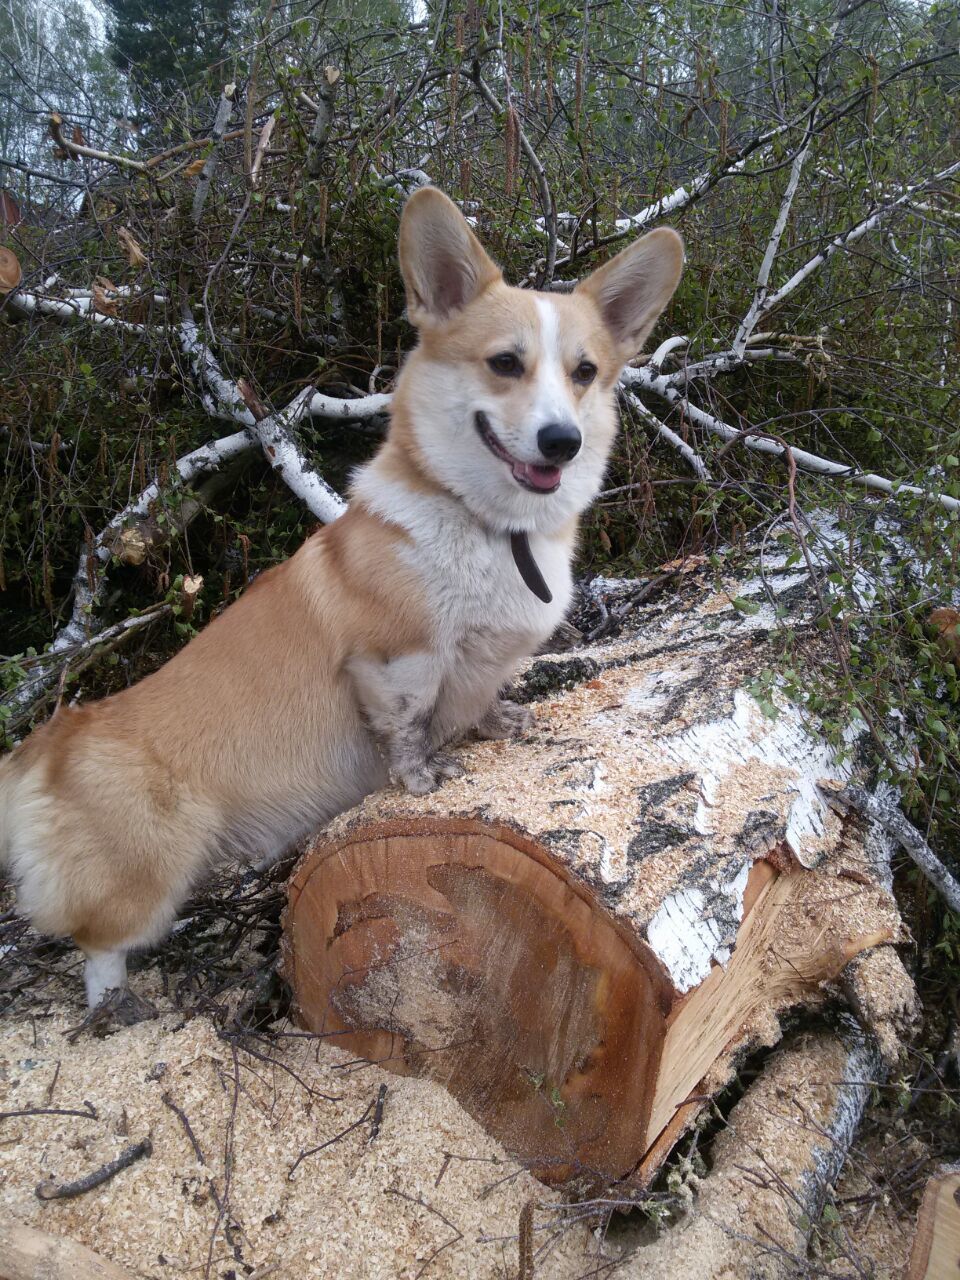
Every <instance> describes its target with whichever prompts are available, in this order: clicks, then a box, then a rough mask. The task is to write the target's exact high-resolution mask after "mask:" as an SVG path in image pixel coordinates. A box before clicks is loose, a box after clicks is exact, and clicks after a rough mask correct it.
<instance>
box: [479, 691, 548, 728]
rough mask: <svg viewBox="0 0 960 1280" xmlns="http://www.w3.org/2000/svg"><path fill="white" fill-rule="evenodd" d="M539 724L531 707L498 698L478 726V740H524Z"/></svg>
mask: <svg viewBox="0 0 960 1280" xmlns="http://www.w3.org/2000/svg"><path fill="white" fill-rule="evenodd" d="M536 723H537V717H536V716H535V715H534V714H533V712H532V711H531V710H530V708H529V707H521V706H520V704H519V703H517V702H511V701H510V700H509V699H508V698H498V699H497V701H496V702H495V703H494V704H493V706H492V707H490V709H489V710H488V711H487V713H486V715H485V716H484V717H483V719H482V720H481V721H480V723H479V724H478V725H477V737H478V738H522V737H523V736H524V734H527V733H529V732H530V730H531V729H532V728H533V726H534V725H535V724H536Z"/></svg>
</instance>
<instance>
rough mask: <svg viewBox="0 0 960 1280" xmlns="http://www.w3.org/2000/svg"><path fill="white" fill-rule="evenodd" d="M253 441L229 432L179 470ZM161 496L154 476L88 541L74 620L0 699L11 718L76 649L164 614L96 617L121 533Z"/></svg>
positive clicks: (206, 463) (216, 464)
mask: <svg viewBox="0 0 960 1280" xmlns="http://www.w3.org/2000/svg"><path fill="white" fill-rule="evenodd" d="M253 445H254V441H253V440H252V439H251V437H250V436H249V435H248V433H247V432H245V431H239V432H237V433H236V434H235V435H232V436H226V437H224V438H223V439H222V440H214V441H212V442H211V443H210V444H204V445H201V446H200V447H199V448H198V449H194V450H192V451H191V452H190V453H188V454H185V455H184V456H183V457H182V458H178V459H177V463H176V471H177V474H178V476H179V477H180V480H181V481H182V482H183V483H184V484H188V483H189V482H190V481H191V480H193V479H194V477H195V476H197V475H200V474H201V473H204V472H208V471H216V470H218V469H219V468H220V467H222V466H224V465H225V464H226V463H227V462H228V461H230V460H231V459H233V458H236V457H237V456H238V455H240V454H243V453H245V452H247V451H248V450H249V449H251V448H252V447H253ZM159 497H160V484H159V481H156V480H154V481H153V482H152V483H151V484H148V485H147V487H146V488H145V489H144V490H143V492H142V493H140V494H139V495H138V496H137V497H136V498H135V499H134V501H133V502H130V503H128V504H127V505H126V506H125V507H124V508H123V510H122V511H119V512H118V513H117V514H116V515H115V516H114V517H113V519H112V520H110V521H109V523H108V524H106V525H105V526H104V528H103V529H102V530H101V532H100V533H99V534H98V535H97V537H96V538H95V539H93V541H92V544H91V545H89V546H84V548H83V550H82V551H81V553H80V560H79V563H78V565H77V570H76V573H75V574H74V577H73V609H72V612H71V615H70V620H69V622H67V623H66V625H65V626H63V627H61V629H60V630H59V631H58V632H57V635H56V636H55V638H54V640H53V643H52V644H51V646H50V648H49V649H48V650H47V651H46V653H44V654H41V655H40V657H39V659H38V662H37V670H36V672H34V673H31V674H30V675H29V676H28V677H27V678H26V679H25V680H24V681H22V682H21V684H20V685H18V687H17V688H16V689H14V690H13V691H12V692H10V693H9V694H7V696H6V697H5V698H4V699H3V701H2V703H0V707H2V708H3V710H4V712H5V713H6V717H7V722H8V723H13V722H15V721H16V720H18V719H22V716H23V713H25V712H27V711H28V710H30V709H31V708H32V707H33V706H34V705H35V704H36V702H37V701H38V700H39V699H40V698H41V697H42V696H43V694H44V693H45V692H46V691H47V689H49V688H50V686H51V685H52V684H53V683H54V682H55V681H56V679H57V678H58V672H59V670H60V668H61V667H62V666H63V665H64V662H70V661H71V660H72V659H73V657H74V656H75V655H76V654H82V653H84V652H88V651H89V650H92V649H94V648H96V647H97V646H98V645H100V644H103V643H107V642H109V641H111V640H116V639H117V638H118V636H119V635H120V634H121V632H124V631H130V630H133V629H135V628H137V627H140V626H146V625H147V624H148V623H150V622H153V621H155V620H156V618H157V617H159V616H160V614H159V612H158V611H157V610H152V611H151V612H150V613H149V614H140V615H138V616H136V617H133V618H128V619H126V620H125V621H124V622H122V623H118V624H117V626H116V627H112V628H109V629H108V630H107V631H104V630H103V628H102V627H100V626H98V625H97V616H96V615H97V609H98V607H99V605H100V601H101V598H102V593H103V587H104V581H105V572H104V571H105V569H106V566H107V565H108V564H109V563H110V560H111V557H112V555H113V547H114V545H115V541H116V537H117V535H118V534H119V533H120V532H121V531H122V529H123V528H124V527H125V525H126V524H127V522H128V521H129V520H131V519H135V518H136V517H141V516H146V515H148V514H149V512H150V509H151V507H152V506H153V504H154V503H155V502H156V501H157V499H158V498H159Z"/></svg>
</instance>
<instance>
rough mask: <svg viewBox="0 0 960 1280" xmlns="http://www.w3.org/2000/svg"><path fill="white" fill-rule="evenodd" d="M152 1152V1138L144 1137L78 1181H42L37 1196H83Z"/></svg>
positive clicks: (54, 1197)
mask: <svg viewBox="0 0 960 1280" xmlns="http://www.w3.org/2000/svg"><path fill="white" fill-rule="evenodd" d="M152 1153H153V1146H152V1144H151V1142H150V1139H149V1138H144V1139H143V1141H142V1142H135V1143H134V1144H133V1146H130V1147H127V1148H126V1150H125V1151H121V1153H120V1155H118V1156H117V1158H116V1160H111V1161H109V1163H108V1164H105V1165H101V1166H100V1168H99V1169H94V1170H93V1172H92V1173H88V1174H86V1175H85V1176H84V1177H82V1178H78V1179H77V1180H76V1182H41V1183H40V1184H39V1185H38V1187H37V1190H36V1194H37V1198H38V1199H39V1200H72V1199H73V1198H74V1196H82V1195H84V1194H85V1193H86V1192H87V1191H92V1190H93V1189H94V1188H95V1187H100V1186H102V1185H103V1184H104V1183H105V1182H109V1181H110V1179H111V1178H115V1177H116V1176H117V1174H118V1173H121V1172H122V1171H123V1170H124V1169H129V1168H130V1166H131V1165H132V1164H136V1162H137V1161H138V1160H143V1159H145V1158H146V1157H147V1156H150V1155H152Z"/></svg>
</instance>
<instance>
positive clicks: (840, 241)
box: [756, 160, 960, 320]
mask: <svg viewBox="0 0 960 1280" xmlns="http://www.w3.org/2000/svg"><path fill="white" fill-rule="evenodd" d="M957 173H960V160H958V161H957V162H956V163H955V164H951V165H948V166H947V168H946V169H941V170H940V172H939V173H935V174H933V175H932V176H931V177H929V178H924V179H923V180H922V181H920V182H915V183H913V184H912V185H911V186H908V187H905V188H904V189H903V193H902V194H901V195H899V196H898V197H897V198H896V199H895V200H891V201H889V202H888V203H887V204H884V205H881V206H880V208H879V209H876V210H875V211H874V212H873V213H872V214H871V215H870V217H869V218H864V220H863V221H862V222H858V223H857V224H856V226H854V227H851V228H850V230H849V231H844V232H843V233H842V234H841V235H839V236H835V237H834V239H833V240H831V241H830V243H829V244H828V245H827V247H826V248H825V249H822V250H821V251H820V253H818V254H815V255H814V257H812V258H811V259H810V260H809V261H808V262H806V263H804V265H803V266H802V267H800V269H799V270H798V271H795V272H794V273H793V275H792V276H791V277H790V279H789V280H788V281H787V282H786V284H783V285H781V286H780V288H779V289H777V291H776V292H775V293H771V294H770V295H769V297H767V298H766V299H765V300H764V301H763V303H762V305H761V306H760V307H759V308H758V310H757V314H756V320H759V319H761V318H762V317H764V316H766V315H768V314H769V313H770V312H771V311H773V310H774V308H775V307H778V306H779V305H780V303H781V302H783V300H784V299H785V298H787V297H789V295H790V294H791V293H793V292H794V290H795V289H797V288H799V286H800V285H801V284H803V283H804V281H805V280H807V279H809V277H810V276H812V275H813V274H814V272H816V271H819V269H820V268H821V267H822V266H823V265H824V264H825V263H827V262H829V261H830V259H831V258H833V257H834V256H835V255H836V254H838V253H840V252H841V251H844V250H846V249H847V248H849V246H850V245H852V244H855V243H856V242H857V241H858V240H861V239H862V238H863V237H864V236H865V235H866V234H867V232H868V231H873V230H874V228H876V227H878V226H879V225H880V221H881V219H882V218H884V217H885V216H886V215H887V214H889V213H892V212H893V210H894V209H897V208H899V207H900V206H901V205H905V204H909V202H910V197H911V195H913V194H914V192H916V191H922V190H923V189H924V188H925V187H929V186H931V185H932V184H933V183H935V182H943V181H944V180H945V179H946V178H951V177H953V176H954V174H957Z"/></svg>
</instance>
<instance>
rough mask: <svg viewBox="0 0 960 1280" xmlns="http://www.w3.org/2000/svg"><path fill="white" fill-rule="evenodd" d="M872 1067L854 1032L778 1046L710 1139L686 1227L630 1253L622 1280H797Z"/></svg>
mask: <svg viewBox="0 0 960 1280" xmlns="http://www.w3.org/2000/svg"><path fill="white" fill-rule="evenodd" d="M879 1069H880V1065H879V1061H878V1057H877V1054H876V1052H875V1050H874V1049H873V1047H872V1046H871V1045H870V1044H869V1043H868V1042H867V1041H866V1039H865V1038H864V1037H863V1036H862V1035H860V1034H859V1033H858V1032H856V1031H855V1030H854V1029H853V1028H852V1027H851V1028H850V1029H849V1030H845V1031H844V1032H842V1033H839V1034H838V1033H836V1032H821V1033H820V1034H817V1035H809V1036H803V1037H801V1038H799V1039H797V1040H796V1041H794V1043H793V1044H791V1045H790V1046H789V1047H787V1048H784V1049H781V1050H780V1051H779V1052H778V1053H777V1054H775V1055H774V1057H773V1058H772V1059H771V1060H770V1061H769V1062H768V1063H767V1065H766V1067H765V1069H764V1070H763V1072H762V1074H761V1075H760V1076H759V1078H758V1079H757V1080H756V1082H755V1083H754V1084H752V1085H751V1086H750V1089H749V1090H748V1091H747V1093H746V1095H745V1096H744V1097H743V1099H742V1100H741V1101H740V1102H738V1103H737V1105H736V1106H735V1107H734V1109H733V1111H732V1112H731V1114H730V1119H729V1121H728V1123H727V1127H726V1129H725V1130H724V1131H723V1132H722V1133H721V1134H720V1135H719V1137H718V1138H717V1139H716V1141H715V1143H714V1148H713V1163H712V1169H711V1172H710V1174H709V1176H708V1177H707V1178H706V1179H705V1181H704V1182H703V1184H702V1189H701V1191H700V1195H699V1198H698V1200H697V1201H696V1203H695V1205H694V1207H693V1209H692V1211H691V1214H690V1221H689V1224H688V1225H686V1226H685V1227H684V1228H682V1229H680V1230H675V1231H670V1232H667V1233H665V1234H664V1235H663V1236H662V1237H661V1239H660V1240H658V1241H657V1242H656V1243H655V1244H651V1245H647V1246H645V1247H643V1248H640V1249H638V1250H637V1252H636V1253H635V1254H634V1255H633V1256H632V1257H631V1258H630V1259H629V1260H628V1261H627V1262H626V1263H625V1265H623V1267H622V1270H621V1272H620V1274H621V1275H622V1276H623V1277H624V1280H639V1278H640V1277H647V1276H656V1277H657V1280H681V1278H682V1280H687V1277H689V1276H697V1277H698V1280H721V1277H726V1276H745V1275H756V1276H760V1275H763V1276H764V1277H766V1280H773V1278H774V1277H781V1276H782V1277H784V1278H785V1280H786V1277H793V1276H796V1275H798V1274H799V1273H800V1268H801V1267H802V1261H803V1259H804V1258H805V1257H806V1247H807V1240H808V1238H809V1236H810V1234H811V1231H812V1230H813V1227H814V1225H815V1224H816V1222H817V1219H818V1218H819V1216H820V1213H821V1211H822V1209H823V1204H824V1201H825V1199H826V1196H827V1194H828V1192H829V1188H830V1187H831V1186H832V1184H833V1182H834V1181H835V1179H836V1178H837V1176H838V1175H839V1173H840V1170H841V1169H842V1167H843V1163H844V1160H845V1159H846V1156H847V1152H848V1151H849V1150H850V1146H851V1144H852V1142H853V1139H854V1136H855V1134H856V1131H857V1128H858V1126H859V1123H860V1117H861V1116H862V1114H863V1109H864V1106H865V1104H866V1102H867V1100H868V1098H869V1096H870V1090H871V1086H872V1085H873V1083H874V1082H875V1081H876V1079H877V1075H878V1072H879Z"/></svg>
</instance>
